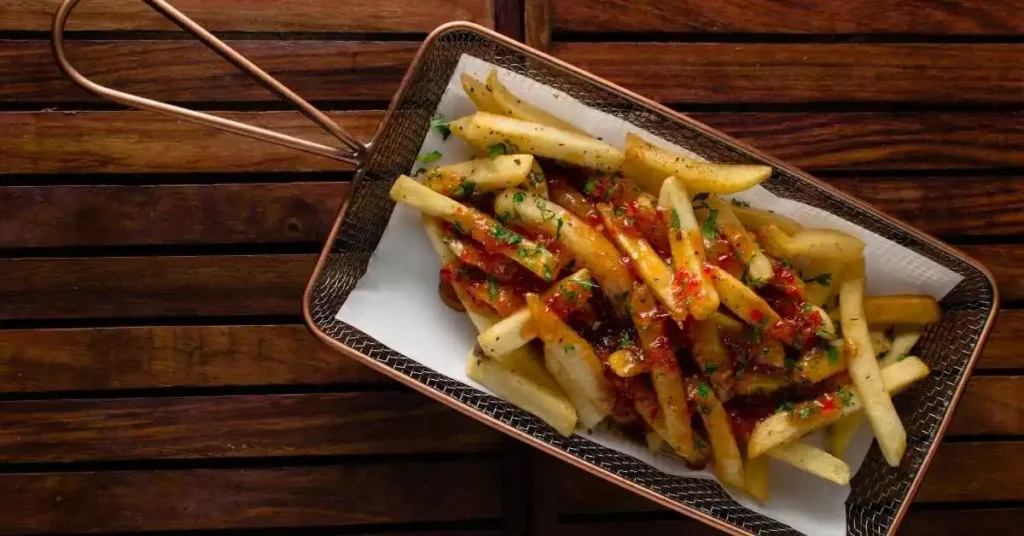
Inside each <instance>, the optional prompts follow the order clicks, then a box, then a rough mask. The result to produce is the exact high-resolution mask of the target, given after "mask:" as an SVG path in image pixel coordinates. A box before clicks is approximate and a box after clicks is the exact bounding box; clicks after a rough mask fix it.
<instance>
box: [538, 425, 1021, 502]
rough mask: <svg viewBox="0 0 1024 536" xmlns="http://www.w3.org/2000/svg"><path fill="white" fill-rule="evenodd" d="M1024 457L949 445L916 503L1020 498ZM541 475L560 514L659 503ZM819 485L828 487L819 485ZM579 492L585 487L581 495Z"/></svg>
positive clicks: (1004, 448) (576, 478) (1011, 445)
mask: <svg viewBox="0 0 1024 536" xmlns="http://www.w3.org/2000/svg"><path fill="white" fill-rule="evenodd" d="M1022 456H1024V442H991V443H947V444H943V445H941V446H940V447H939V451H938V454H937V455H936V457H935V459H934V460H933V461H932V465H931V467H930V468H929V470H928V474H927V475H926V476H925V479H924V482H922V484H921V488H920V490H919V492H918V494H917V497H916V499H915V502H917V503H936V502H986V501H1019V500H1021V499H1022V498H1024V482H1022V481H1021V480H1020V479H1019V478H1017V475H1018V471H1017V467H1018V465H1019V463H1020V460H1021V459H1024V458H1022ZM542 463H544V465H543V467H544V470H545V471H546V473H545V474H548V475H550V476H549V480H550V482H551V485H552V486H553V487H554V489H555V490H556V492H555V493H554V494H553V496H554V497H555V498H556V499H555V500H557V508H558V511H560V512H561V513H563V514H569V513H573V514H578V513H604V514H607V513H611V512H648V511H657V510H660V509H661V507H660V506H658V505H657V504H655V503H653V502H650V501H648V500H646V499H643V498H641V497H640V496H638V495H634V494H633V493H630V492H628V491H626V490H624V489H621V488H619V487H616V486H614V485H612V484H609V483H607V482H605V481H603V480H600V479H598V478H597V477H596V476H593V475H590V474H588V473H585V472H583V471H581V470H579V469H576V468H575V467H572V466H569V465H567V464H564V463H561V462H558V461H557V460H555V459H554V458H551V459H550V461H544V462H542ZM822 485H828V484H826V483H823V484H822ZM579 490H587V492H586V493H580V492H579Z"/></svg>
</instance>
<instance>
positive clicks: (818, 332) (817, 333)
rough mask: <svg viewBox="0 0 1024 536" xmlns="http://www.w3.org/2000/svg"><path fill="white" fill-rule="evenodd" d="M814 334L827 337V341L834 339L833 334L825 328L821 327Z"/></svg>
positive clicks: (823, 337)
mask: <svg viewBox="0 0 1024 536" xmlns="http://www.w3.org/2000/svg"><path fill="white" fill-rule="evenodd" d="M814 334H815V335H817V336H818V337H819V338H822V339H825V340H826V341H831V340H832V334H831V333H829V332H828V331H826V330H825V329H823V328H819V329H818V330H817V331H815V332H814Z"/></svg>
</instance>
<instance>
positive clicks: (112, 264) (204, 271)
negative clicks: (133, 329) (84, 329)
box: [0, 254, 316, 320]
mask: <svg viewBox="0 0 1024 536" xmlns="http://www.w3.org/2000/svg"><path fill="white" fill-rule="evenodd" d="M315 261H316V255H313V254H288V255H226V256H222V255H208V256H196V257H184V256H183V257H173V256H169V257H94V258H33V259H0V273H3V274H4V277H3V278H0V303H3V304H4V306H3V307H2V308H0V320H13V319H34V318H51V319H57V318H112V317H118V318H127V317H154V316H221V315H298V314H300V311H301V304H302V291H303V287H304V285H305V282H306V280H307V279H308V278H309V276H310V274H312V272H313V264H314V263H315Z"/></svg>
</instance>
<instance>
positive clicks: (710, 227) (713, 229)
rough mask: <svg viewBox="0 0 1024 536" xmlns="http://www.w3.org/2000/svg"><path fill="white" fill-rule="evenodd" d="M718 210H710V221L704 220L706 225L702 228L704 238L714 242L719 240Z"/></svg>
mask: <svg viewBox="0 0 1024 536" xmlns="http://www.w3.org/2000/svg"><path fill="white" fill-rule="evenodd" d="M717 219H718V209H715V208H713V209H710V210H708V219H706V220H704V225H701V226H700V232H701V234H703V235H704V238H707V239H708V240H714V239H715V238H718V223H717V222H716V220H717Z"/></svg>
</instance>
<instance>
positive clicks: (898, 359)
mask: <svg viewBox="0 0 1024 536" xmlns="http://www.w3.org/2000/svg"><path fill="white" fill-rule="evenodd" d="M907 357H909V356H908V355H907V354H900V356H899V357H897V358H896V361H903V360H904V359H906V358H907Z"/></svg>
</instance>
